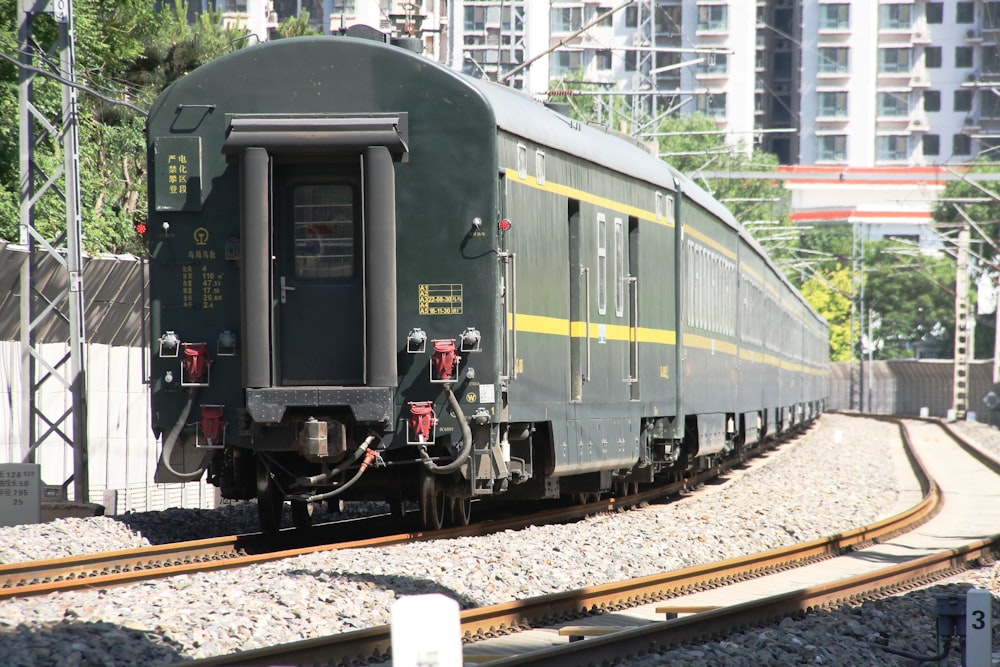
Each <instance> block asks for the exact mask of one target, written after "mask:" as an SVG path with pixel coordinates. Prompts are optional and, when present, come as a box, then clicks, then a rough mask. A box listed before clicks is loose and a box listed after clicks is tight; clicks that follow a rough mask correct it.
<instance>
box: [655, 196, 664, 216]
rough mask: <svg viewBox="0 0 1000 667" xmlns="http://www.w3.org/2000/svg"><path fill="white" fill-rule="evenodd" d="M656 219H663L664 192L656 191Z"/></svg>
mask: <svg viewBox="0 0 1000 667" xmlns="http://www.w3.org/2000/svg"><path fill="white" fill-rule="evenodd" d="M656 219H657V220H662V219H663V193H662V192H657V193H656Z"/></svg>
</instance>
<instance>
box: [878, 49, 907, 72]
mask: <svg viewBox="0 0 1000 667" xmlns="http://www.w3.org/2000/svg"><path fill="white" fill-rule="evenodd" d="M912 58H913V51H912V49H879V50H878V71H879V72H883V73H888V74H892V73H895V72H909V71H910V66H911V63H912Z"/></svg>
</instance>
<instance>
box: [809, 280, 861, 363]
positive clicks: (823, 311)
mask: <svg viewBox="0 0 1000 667" xmlns="http://www.w3.org/2000/svg"><path fill="white" fill-rule="evenodd" d="M801 291H802V296H803V297H805V299H806V301H808V302H809V305H811V306H812V307H813V309H814V310H815V311H816V312H817V313H819V314H820V315H821V316H822V317H823V318H824V319H825V320H826V321H827V322H828V323H829V325H830V361H850V359H851V344H852V341H851V270H850V268H849V267H843V266H841V265H839V264H834V265H833V266H832V267H830V268H823V269H820V270H817V271H815V272H814V273H813V274H812V277H810V278H809V279H808V280H806V281H805V282H804V283H803V284H802V288H801Z"/></svg>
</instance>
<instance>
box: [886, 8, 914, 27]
mask: <svg viewBox="0 0 1000 667" xmlns="http://www.w3.org/2000/svg"><path fill="white" fill-rule="evenodd" d="M912 9H913V5H899V4H896V5H880V6H879V16H878V23H879V28H881V29H883V30H904V29H908V28H909V27H910V26H911V25H912V24H913V18H912Z"/></svg>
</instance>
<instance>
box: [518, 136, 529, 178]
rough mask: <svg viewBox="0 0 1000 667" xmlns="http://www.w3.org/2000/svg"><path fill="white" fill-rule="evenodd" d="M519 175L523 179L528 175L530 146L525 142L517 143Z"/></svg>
mask: <svg viewBox="0 0 1000 667" xmlns="http://www.w3.org/2000/svg"><path fill="white" fill-rule="evenodd" d="M517 177H518V178H520V179H522V180H523V179H525V178H527V177H528V147H527V146H525V145H524V144H518V145H517Z"/></svg>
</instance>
